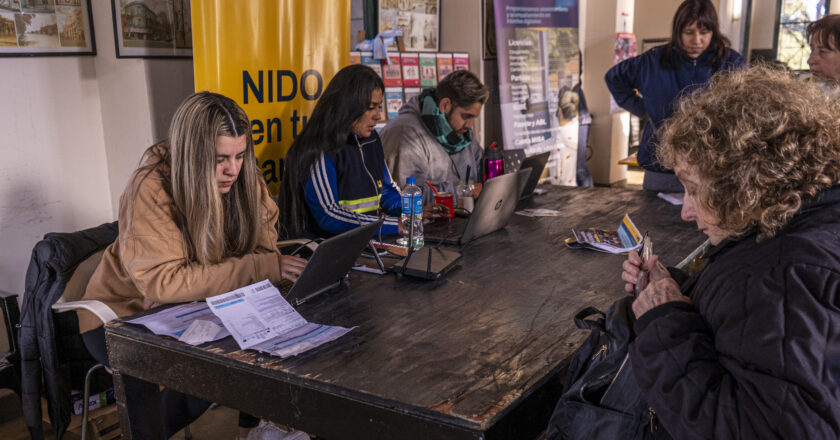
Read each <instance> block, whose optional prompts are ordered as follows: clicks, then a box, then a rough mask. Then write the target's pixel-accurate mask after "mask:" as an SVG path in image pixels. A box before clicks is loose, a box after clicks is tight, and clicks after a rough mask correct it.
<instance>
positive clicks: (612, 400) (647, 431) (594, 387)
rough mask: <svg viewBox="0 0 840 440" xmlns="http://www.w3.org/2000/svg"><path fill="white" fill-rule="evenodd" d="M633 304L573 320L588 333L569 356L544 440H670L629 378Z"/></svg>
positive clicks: (587, 313)
mask: <svg viewBox="0 0 840 440" xmlns="http://www.w3.org/2000/svg"><path fill="white" fill-rule="evenodd" d="M633 300H634V298H633V297H632V296H626V297H624V298H621V299H619V300H618V301H616V302H615V303H614V304H613V305H612V306H611V307H610V309H609V310H608V311H607V313H606V314H604V312H602V311H600V310H598V309H596V308H594V307H587V308H585V309H583V310H581V311H580V312H578V313H577V315H575V325H577V327H578V328H580V329H585V330H590V331H591V333H590V335H589V337H588V338H587V339H586V341H585V342H584V343H583V345H581V347H580V348H578V349H577V350H576V351H575V352H574V354H572V358H571V360H570V363H569V369H568V371H567V374H566V379H565V383H564V385H563V393H562V394H561V396H560V400H559V401H558V402H557V405H556V406H555V407H554V412H553V413H552V415H551V419H550V420H549V422H548V429H547V430H546V440H559V439H587V440H588V439H670V438H671V437H670V435H668V433H667V431H665V429H664V427H663V426H661V425H660V424H658V423H657V420H656V412H655V411H654V410H653V409H652V408H650V407H649V406H648V405H647V402H646V401H645V399H644V397H643V396H642V393H641V391H640V390H639V387H638V385H637V384H636V378H635V377H634V376H633V371H632V370H633V369H632V366H631V363H630V357H629V355H628V351H627V347H628V345H629V344H630V342H631V341H632V339H633V322H634V320H635V317H634V315H633V311H632V309H631V304H632V303H633Z"/></svg>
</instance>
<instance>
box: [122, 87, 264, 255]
mask: <svg viewBox="0 0 840 440" xmlns="http://www.w3.org/2000/svg"><path fill="white" fill-rule="evenodd" d="M243 134H244V135H245V139H246V142H247V148H246V149H245V157H244V158H243V161H242V168H241V170H240V172H239V176H238V177H237V179H236V181H235V182H234V184H233V186H232V187H231V190H230V192H229V193H228V194H225V195H222V194H220V193H219V190H218V186H217V182H216V138H217V137H218V136H230V137H239V136H242V135H243ZM153 150H154V151H153ZM160 150H164V151H163V152H162V153H159V152H160ZM157 154H161V156H160V158H159V160H157V161H154V162H152V161H150V160H149V159H150V158H151V157H153V156H154V155H157ZM144 162H145V164H144V166H142V167H141V168H140V169H138V170H137V173H136V174H135V178H134V181H133V183H132V184H131V186H130V188H131V189H132V190H133V191H134V192H136V191H137V189H138V188H139V186H140V182H141V181H142V179H143V178H144V177H145V176H146V175H148V174H149V172H151V170H152V169H154V168H156V167H158V166H160V165H161V164H163V165H168V167H169V172H168V175H166V174H165V175H164V176H163V177H164V180H165V182H164V188H165V190H166V191H167V192H168V193H169V195H171V196H172V199H173V201H174V204H175V211H176V212H174V213H173V216H174V217H175V222H176V223H177V224H178V227H179V229H180V230H181V234H183V239H184V240H183V242H184V252H185V254H186V255H187V256H188V257H189V258H190V259H191V260H194V261H196V262H198V263H200V264H204V265H207V264H215V263H218V262H220V261H222V260H223V259H224V258H227V257H231V256H242V255H244V254H247V253H249V252H252V251H253V250H254V249H255V248H256V245H257V241H258V240H259V231H260V228H261V224H260V222H261V219H262V209H263V208H262V206H261V204H260V199H261V194H260V193H261V191H262V188H261V187H260V183H259V180H258V176H259V174H258V170H257V164H256V159H255V155H254V141H253V139H252V137H251V124H250V120H249V119H248V115H246V114H245V111H244V110H242V108H241V107H239V106H238V105H237V104H236V102H234V101H233V100H232V99H230V98H227V97H225V96H223V95H219V94H216V93H211V92H199V93H195V94H193V95H190V96H189V97H187V98H186V99H185V100H184V101H183V102H182V103H181V105H180V106H178V109H177V110H176V111H175V115H174V116H173V117H172V123H171V125H170V127H169V141H168V148H161V144H158V145H155V146H152V147H151V148H149V149H148V150H147V151H146V153H145V154H144ZM144 171H146V172H144ZM162 171H164V170H162ZM164 173H165V171H164ZM167 178H168V179H167ZM166 180H168V182H167V181H166ZM129 217H130V216H129Z"/></svg>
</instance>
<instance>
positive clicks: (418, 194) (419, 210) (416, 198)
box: [397, 177, 423, 249]
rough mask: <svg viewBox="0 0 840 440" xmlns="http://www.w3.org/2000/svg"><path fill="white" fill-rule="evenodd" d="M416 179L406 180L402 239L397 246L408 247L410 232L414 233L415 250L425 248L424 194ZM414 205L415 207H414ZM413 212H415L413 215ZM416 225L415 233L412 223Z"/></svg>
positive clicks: (403, 198)
mask: <svg viewBox="0 0 840 440" xmlns="http://www.w3.org/2000/svg"><path fill="white" fill-rule="evenodd" d="M415 182H416V179H415V178H414V177H409V178H407V179H405V183H406V186H405V189H403V192H402V213H401V214H400V229H401V231H400V238H398V239H397V244H399V245H401V246H408V242H409V236H408V234H409V231H411V232H412V233H413V245H414V248H415V249H420V248H421V247H423V192H422V191H420V187H418V186H417V185H416V184H415ZM412 205H413V206H412ZM412 211H414V212H413V213H412ZM412 222H413V223H414V226H413V231H412V229H411V228H412V226H411V223H412Z"/></svg>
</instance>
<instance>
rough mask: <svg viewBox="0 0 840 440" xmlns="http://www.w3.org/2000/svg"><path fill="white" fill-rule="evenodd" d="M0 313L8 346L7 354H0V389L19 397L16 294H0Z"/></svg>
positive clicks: (18, 319) (17, 309) (18, 310)
mask: <svg viewBox="0 0 840 440" xmlns="http://www.w3.org/2000/svg"><path fill="white" fill-rule="evenodd" d="M0 312H2V314H3V327H4V328H5V330H6V337H7V338H8V345H9V352H8V353H0V389H9V390H12V391H14V392H15V394H17V395H18V397H20V351H19V350H18V348H17V333H18V329H17V326H18V324H19V323H20V309H19V308H18V301H17V294H14V293H6V292H0Z"/></svg>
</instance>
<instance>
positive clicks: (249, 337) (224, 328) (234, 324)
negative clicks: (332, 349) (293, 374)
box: [128, 280, 356, 358]
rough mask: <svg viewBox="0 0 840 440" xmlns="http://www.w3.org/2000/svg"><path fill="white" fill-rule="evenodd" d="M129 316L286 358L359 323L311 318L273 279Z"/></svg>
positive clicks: (183, 334)
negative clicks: (337, 323)
mask: <svg viewBox="0 0 840 440" xmlns="http://www.w3.org/2000/svg"><path fill="white" fill-rule="evenodd" d="M128 322H130V323H132V324H141V325H144V326H146V328H148V329H149V330H151V331H152V332H154V333H155V334H158V335H166V336H172V337H174V338H177V339H178V340H180V341H183V342H185V343H188V344H191V345H198V344H202V343H204V342H208V341H216V340H219V339H222V338H224V337H227V336H229V335H232V336H233V338H234V339H235V340H236V343H237V344H239V348H241V349H243V350H244V349H254V350H258V351H261V352H264V353H269V354H272V355H275V356H280V357H284V358H285V357H289V356H295V355H297V354H299V353H302V352H304V351H306V350H310V349H312V348H315V347H318V346H320V345H322V344H325V343H327V342H329V341H332V340H334V339H336V338H339V337H341V336H343V335H344V334H346V333H347V332H349V331H350V330H353V329H354V328H356V327H351V328H345V327H338V326H329V325H323V324H315V323H312V322H308V321H307V320H306V319H304V318H303V317H302V316H300V314H299V313H298V312H297V311H296V310H295V309H294V308H293V307H292V305H291V304H289V302H288V301H286V299H285V298H283V295H281V294H280V291H279V290H277V288H276V287H274V285H273V284H271V282H270V281H268V280H264V281H261V282H259V283H256V284H251V285H250V286H245V287H242V288H240V289H236V290H234V291H232V292H227V293H223V294H221V295H217V296H213V297H209V298H207V301H206V302H194V303H190V304H183V305H180V306H176V307H171V308H168V309H165V310H162V311H160V312H157V313H154V314H151V315H146V316H143V317H140V318H137V319H133V320H131V321H128Z"/></svg>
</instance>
